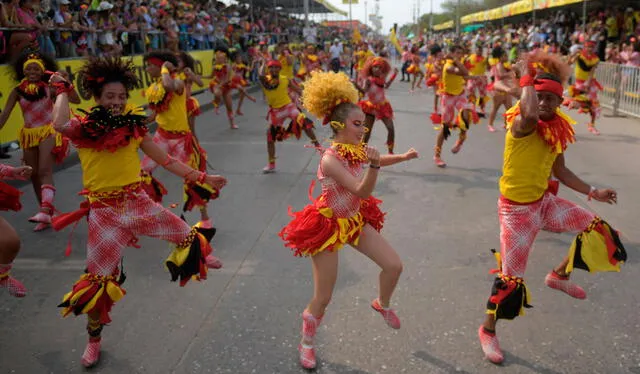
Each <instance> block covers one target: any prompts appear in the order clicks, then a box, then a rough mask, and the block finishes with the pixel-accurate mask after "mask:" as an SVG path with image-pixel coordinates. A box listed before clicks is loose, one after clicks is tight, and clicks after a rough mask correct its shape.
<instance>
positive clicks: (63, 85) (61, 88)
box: [53, 82, 73, 95]
mask: <svg viewBox="0 0 640 374" xmlns="http://www.w3.org/2000/svg"><path fill="white" fill-rule="evenodd" d="M53 87H54V88H55V89H56V95H60V94H63V93H69V92H71V91H73V84H71V83H69V82H56V83H54V84H53Z"/></svg>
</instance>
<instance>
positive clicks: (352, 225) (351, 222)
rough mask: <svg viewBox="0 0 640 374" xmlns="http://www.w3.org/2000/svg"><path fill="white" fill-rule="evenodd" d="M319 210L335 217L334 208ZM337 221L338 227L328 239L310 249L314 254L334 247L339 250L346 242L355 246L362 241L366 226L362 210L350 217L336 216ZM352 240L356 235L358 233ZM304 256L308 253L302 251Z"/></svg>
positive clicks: (326, 215)
mask: <svg viewBox="0 0 640 374" xmlns="http://www.w3.org/2000/svg"><path fill="white" fill-rule="evenodd" d="M318 212H320V214H322V215H323V216H325V217H327V218H333V209H331V208H320V209H318ZM336 223H337V224H338V229H337V230H336V231H335V232H334V233H333V235H331V236H330V237H329V239H327V240H326V241H325V242H324V243H323V244H322V245H321V246H320V248H318V249H316V250H313V251H309V252H313V254H314V255H315V254H317V253H320V252H322V251H324V250H325V249H327V248H329V247H332V251H337V250H339V249H342V247H343V246H344V245H345V244H352V245H354V246H356V245H358V243H359V242H360V232H361V231H362V228H363V227H364V224H365V222H364V218H363V217H362V214H361V213H360V212H358V213H356V214H355V215H354V216H351V217H348V218H336ZM356 234H357V236H356V237H354V238H353V239H352V240H349V238H352V237H353V236H354V235H356ZM301 254H302V255H303V256H306V255H307V254H308V253H305V252H301Z"/></svg>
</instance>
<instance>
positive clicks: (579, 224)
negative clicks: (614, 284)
mask: <svg viewBox="0 0 640 374" xmlns="http://www.w3.org/2000/svg"><path fill="white" fill-rule="evenodd" d="M534 66H537V67H538V68H535V67H534ZM517 70H518V71H519V72H520V76H521V78H520V86H521V87H522V94H521V96H520V101H519V102H518V103H517V104H516V105H515V106H513V107H512V108H511V109H509V110H508V111H507V113H506V114H505V117H506V122H507V134H506V140H505V147H504V164H503V172H502V177H501V178H500V198H499V200H498V217H499V220H500V254H499V255H498V254H496V257H497V259H498V269H497V270H496V272H497V273H498V276H497V277H496V279H495V281H494V283H493V288H492V290H491V296H490V298H489V301H488V302H487V311H486V313H487V316H486V319H485V321H484V323H483V324H482V325H481V326H480V328H479V330H478V336H479V338H480V344H481V346H482V350H483V352H484V355H485V357H486V358H487V359H489V360H490V361H491V362H493V363H496V364H498V363H501V362H502V361H503V360H504V356H503V354H502V351H501V350H500V345H499V344H498V337H497V335H496V330H495V329H496V322H497V320H498V319H513V318H515V317H516V316H518V315H522V314H524V312H523V308H527V307H530V306H531V305H530V304H529V303H530V302H531V298H530V296H529V293H528V291H527V287H526V285H525V282H524V279H523V278H524V273H525V269H526V266H527V259H528V257H529V252H530V250H531V247H532V245H533V241H534V239H535V237H536V235H537V234H538V232H539V231H540V230H547V231H552V232H572V233H577V234H578V235H577V237H576V239H575V240H574V242H573V244H572V246H571V248H570V250H569V255H568V256H567V257H565V258H564V260H563V261H562V262H561V263H560V264H559V265H558V266H557V267H556V268H554V269H553V270H552V271H550V272H549V274H547V276H546V278H545V284H546V285H547V286H548V287H550V288H553V289H556V290H559V291H562V292H564V293H566V294H568V295H569V296H571V297H574V298H576V299H585V298H586V296H587V295H586V293H585V291H584V290H583V289H582V288H581V287H579V286H578V285H576V284H574V283H572V282H571V281H570V280H569V275H570V274H571V272H572V270H573V269H574V268H580V269H584V270H588V271H590V272H594V271H619V270H620V263H621V262H623V261H625V260H626V252H625V250H624V246H623V245H622V243H621V242H620V239H619V237H618V234H617V232H616V231H615V230H614V229H613V228H611V226H609V224H607V223H606V222H605V221H603V220H602V219H600V218H599V217H598V216H596V215H595V214H593V213H592V212H590V211H588V210H586V209H584V208H582V207H580V206H578V205H576V204H574V203H572V202H570V201H567V200H564V199H561V198H559V197H558V196H556V193H557V188H558V185H557V184H556V185H554V183H552V182H549V178H550V177H551V175H553V176H554V177H556V178H557V179H558V180H559V181H560V182H561V183H562V184H564V185H566V186H567V187H569V188H571V189H573V190H575V191H577V192H580V193H582V194H585V195H587V196H588V198H589V199H591V198H593V199H596V200H598V201H601V202H606V203H609V204H613V203H616V202H617V193H616V191H614V190H611V189H599V188H595V187H593V186H590V185H589V184H587V183H585V182H584V181H583V180H582V179H580V178H579V177H578V176H576V175H575V174H574V173H573V172H572V171H571V170H569V168H567V166H566V165H565V160H564V151H565V150H566V148H567V145H568V144H569V143H571V142H573V141H574V132H573V127H572V124H573V123H574V121H573V120H571V118H569V117H567V116H566V115H565V114H564V113H562V112H561V111H560V110H559V106H560V104H561V103H562V92H563V88H562V83H561V82H566V80H567V78H568V75H569V67H568V66H567V65H566V64H565V63H564V62H562V61H561V60H560V59H559V58H558V57H556V56H555V55H547V54H545V53H543V52H541V51H540V52H537V53H536V54H534V55H531V56H529V57H528V60H527V61H523V62H520V63H518V66H517Z"/></svg>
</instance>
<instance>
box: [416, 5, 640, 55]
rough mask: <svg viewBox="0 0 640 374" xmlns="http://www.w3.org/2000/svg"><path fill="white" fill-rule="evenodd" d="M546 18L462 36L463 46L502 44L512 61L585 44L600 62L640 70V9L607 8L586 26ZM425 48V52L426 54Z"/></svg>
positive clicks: (565, 14)
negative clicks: (532, 52) (590, 43)
mask: <svg viewBox="0 0 640 374" xmlns="http://www.w3.org/2000/svg"><path fill="white" fill-rule="evenodd" d="M547 14H548V15H547V16H546V17H545V16H543V17H540V16H538V17H536V20H535V22H533V20H532V17H531V15H527V16H526V17H520V19H521V20H522V21H521V22H510V20H509V19H507V20H504V25H502V22H501V21H498V22H495V23H494V24H486V25H484V26H485V27H483V28H481V29H478V30H475V31H473V32H467V33H463V35H462V36H461V39H462V42H464V43H465V44H469V45H478V44H483V45H485V46H491V45H495V44H498V43H499V44H501V45H502V46H503V48H506V49H507V50H508V51H509V58H510V60H512V61H513V60H515V59H516V58H517V56H518V54H519V53H520V52H522V51H529V50H532V49H535V48H542V49H544V50H546V51H550V52H554V53H560V54H562V55H572V54H575V53H577V52H578V51H579V50H580V49H581V48H582V45H584V42H585V41H588V40H591V41H594V42H595V43H596V53H597V54H598V56H599V57H600V60H602V61H608V62H613V63H621V64H625V65H629V66H636V67H640V7H638V6H636V8H635V9H634V7H631V6H630V7H610V8H606V9H597V10H593V11H592V12H590V13H589V14H588V16H587V20H588V21H587V22H586V23H585V24H584V26H583V23H582V16H581V15H579V14H577V13H576V12H573V11H568V10H559V11H553V12H551V11H549V12H547ZM456 39H457V38H456V35H455V33H454V32H452V31H446V32H442V33H438V34H436V35H435V36H434V41H435V42H436V43H440V44H447V43H452V42H454V41H455V40H456ZM426 44H427V43H425V47H424V49H425V50H426V48H427V47H426Z"/></svg>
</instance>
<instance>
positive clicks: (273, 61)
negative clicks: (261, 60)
mask: <svg viewBox="0 0 640 374" xmlns="http://www.w3.org/2000/svg"><path fill="white" fill-rule="evenodd" d="M274 66H275V67H279V68H282V63H280V61H278V60H270V61H269V62H267V67H268V68H271V67H274Z"/></svg>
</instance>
